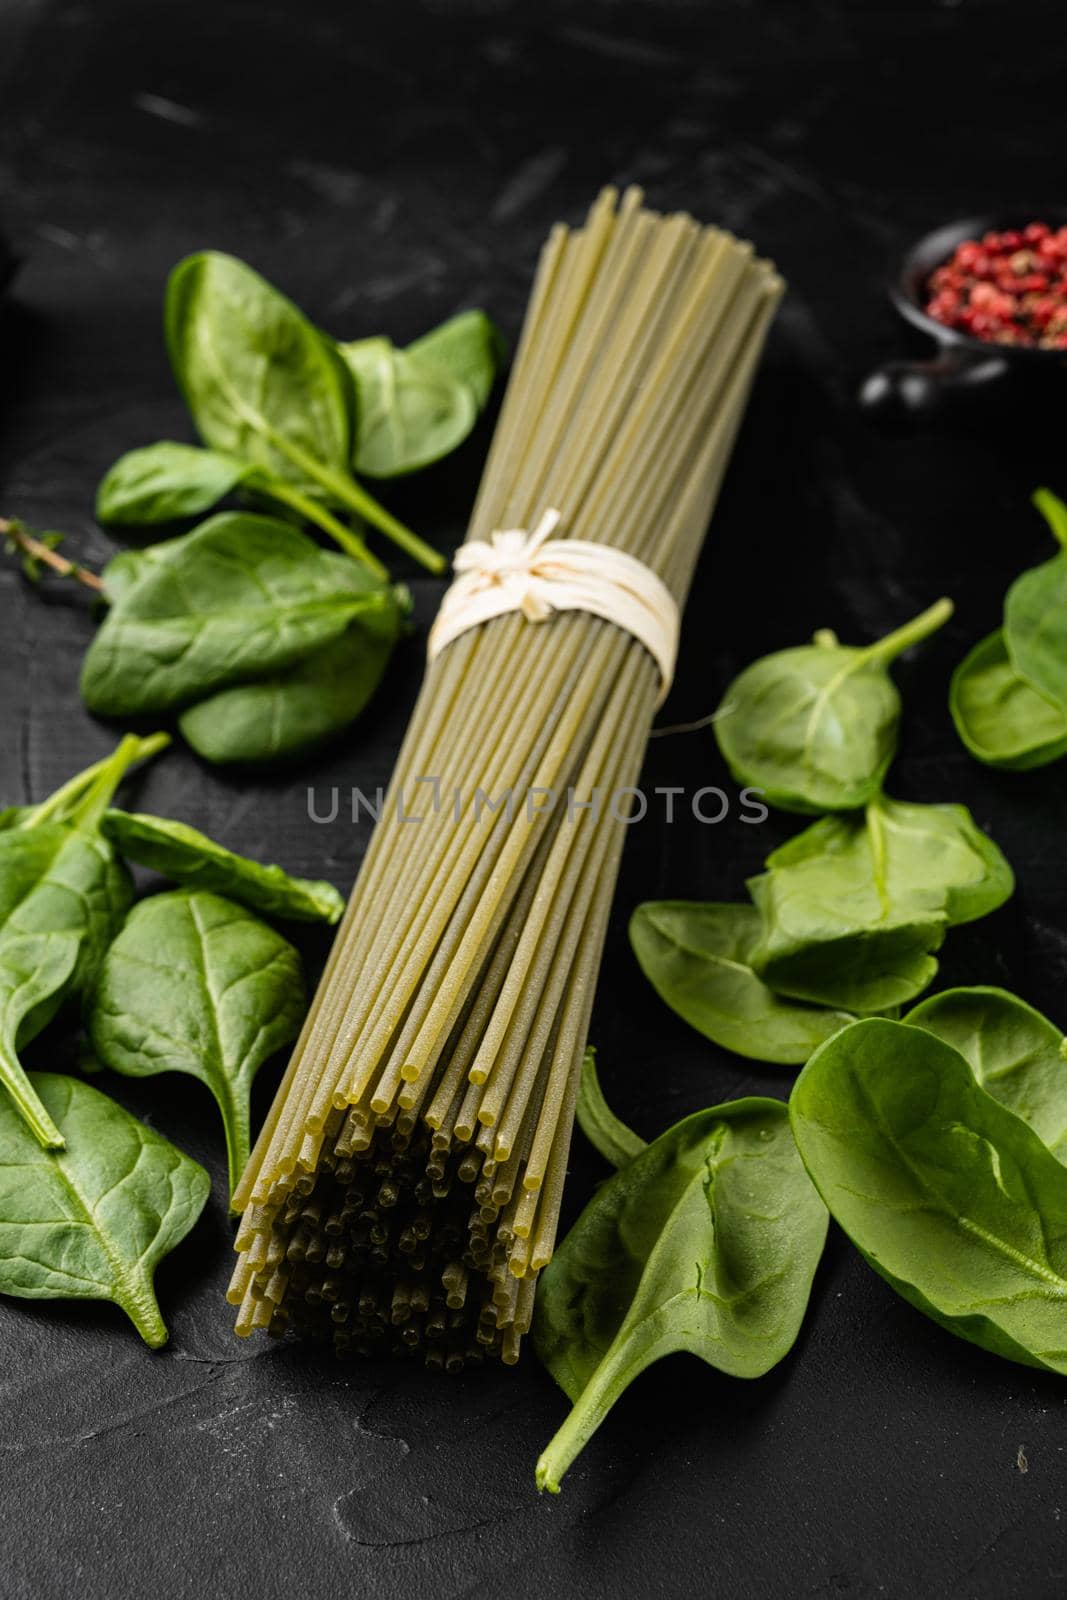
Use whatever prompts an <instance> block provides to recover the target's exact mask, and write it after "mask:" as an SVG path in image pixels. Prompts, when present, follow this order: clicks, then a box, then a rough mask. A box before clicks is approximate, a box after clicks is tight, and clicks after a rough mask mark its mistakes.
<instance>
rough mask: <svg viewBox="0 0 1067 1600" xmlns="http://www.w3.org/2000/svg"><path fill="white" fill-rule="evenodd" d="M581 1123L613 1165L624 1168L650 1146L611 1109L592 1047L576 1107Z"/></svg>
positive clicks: (595, 1146)
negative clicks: (602, 1088)
mask: <svg viewBox="0 0 1067 1600" xmlns="http://www.w3.org/2000/svg"><path fill="white" fill-rule="evenodd" d="M575 1114H576V1117H577V1120H578V1126H579V1127H580V1128H581V1130H582V1132H583V1133H584V1134H585V1136H586V1138H587V1139H588V1140H589V1143H590V1144H591V1145H592V1146H593V1148H594V1149H595V1150H599V1152H600V1154H601V1155H602V1156H603V1157H604V1160H605V1161H608V1162H610V1163H611V1165H612V1166H613V1167H624V1166H625V1165H626V1163H627V1162H628V1161H633V1159H634V1157H635V1156H639V1155H640V1154H641V1152H642V1150H647V1149H648V1145H647V1144H646V1143H645V1141H644V1139H642V1138H641V1137H640V1136H639V1135H638V1134H636V1133H634V1132H633V1130H632V1129H631V1128H628V1127H627V1126H626V1124H625V1122H620V1121H619V1118H618V1117H617V1116H616V1115H615V1113H614V1111H612V1109H611V1107H610V1106H609V1105H608V1103H607V1101H606V1100H605V1099H604V1095H603V1092H602V1090H601V1088H600V1079H599V1078H598V1077H597V1070H596V1051H595V1050H594V1049H593V1048H592V1046H590V1047H589V1048H588V1049H587V1050H586V1052H585V1055H584V1056H583V1057H582V1077H581V1082H580V1083H579V1085H578V1104H577V1107H576V1113H575Z"/></svg>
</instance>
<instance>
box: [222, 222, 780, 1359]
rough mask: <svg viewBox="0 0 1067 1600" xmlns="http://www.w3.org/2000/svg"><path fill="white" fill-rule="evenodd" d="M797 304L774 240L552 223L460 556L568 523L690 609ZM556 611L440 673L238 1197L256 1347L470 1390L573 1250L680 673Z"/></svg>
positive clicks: (490, 629)
mask: <svg viewBox="0 0 1067 1600" xmlns="http://www.w3.org/2000/svg"><path fill="white" fill-rule="evenodd" d="M780 291H781V281H780V279H779V278H778V277H777V276H776V275H775V273H774V271H773V269H772V268H771V266H770V265H769V264H768V263H766V262H763V261H760V260H757V259H756V258H755V257H754V255H753V253H752V249H751V246H749V245H748V244H745V243H742V242H739V241H738V240H736V239H734V238H733V237H731V236H730V235H729V234H727V233H723V232H721V231H720V230H718V229H714V228H703V227H700V226H698V224H697V223H695V222H694V221H693V220H692V219H691V218H689V217H687V216H670V217H661V216H658V215H656V214H655V213H653V212H650V211H648V210H646V209H644V208H643V206H642V204H641V195H640V193H639V192H637V191H627V193H626V194H625V195H624V196H623V198H622V200H621V202H620V201H619V200H618V197H617V195H616V194H615V193H614V192H613V191H605V193H604V194H602V195H601V196H600V198H599V199H598V201H597V202H596V204H595V205H594V206H593V208H592V210H591V212H590V214H589V216H588V219H587V221H586V224H585V226H584V227H582V228H578V229H575V230H569V229H567V228H565V227H562V226H560V227H557V228H556V229H555V230H554V231H553V232H552V234H551V236H550V238H549V240H548V242H547V244H546V246H545V249H544V251H543V253H542V258H541V262H540V266H539V270H538V274H537V279H536V282H535V285H534V289H533V294H532V297H531V301H530V306H529V310H528V312H527V317H526V322H525V326H524V329H523V334H522V338H521V341H520V345H519V349H518V352H517V355H516V359H515V364H514V370H513V374H512V377H511V381H510V385H509V388H508V393H507V396H506V399H505V402H504V406H503V411H502V414H501V418H500V422H499V424H498V427H497V432H496V437H495V440H494V443H493V448H492V451H491V453H490V457H489V461H488V464H487V466H486V470H485V475H484V478H483V481H482V486H481V490H480V493H479V497H478V501H477V504H476V506H475V510H474V515H473V519H472V522H471V527H470V530H469V533H468V543H467V545H466V546H464V547H461V552H462V551H464V550H465V551H467V553H468V556H469V557H470V558H471V562H472V564H474V565H477V560H476V559H475V557H476V555H477V552H479V551H484V550H486V549H490V550H491V549H492V548H493V545H492V539H493V536H494V535H495V536H496V538H497V540H498V542H499V540H500V538H501V537H503V539H504V541H505V543H506V542H507V541H508V540H510V541H512V546H514V541H515V539H516V538H517V539H518V541H519V545H520V546H521V545H522V543H523V539H524V537H525V533H528V532H530V531H531V530H534V529H535V528H537V527H538V526H539V525H540V524H542V523H543V524H544V528H545V530H546V531H549V530H551V531H553V532H554V537H555V540H556V541H557V542H556V543H555V544H553V545H552V546H551V547H550V548H551V549H552V550H554V551H556V553H557V555H559V554H562V556H563V557H564V558H565V557H566V556H567V553H568V551H567V548H565V547H566V546H567V541H580V542H581V543H580V544H579V545H577V546H576V547H575V549H576V551H577V550H580V549H584V550H585V552H586V554H587V555H588V554H589V545H590V544H593V545H595V546H598V547H603V546H608V547H610V548H611V550H612V551H613V552H623V553H625V556H626V557H629V558H630V561H629V564H628V569H627V570H628V571H629V572H630V573H631V574H636V575H637V576H636V580H635V586H636V587H638V588H640V587H642V583H641V578H642V574H644V575H645V576H646V579H647V581H646V582H645V583H644V584H643V587H644V588H645V589H647V590H648V591H649V594H650V595H652V598H653V599H655V596H656V593H658V594H659V596H660V601H659V605H660V611H661V612H662V609H663V604H664V603H665V604H666V605H667V606H668V607H669V608H670V609H671V611H672V612H674V610H675V607H676V606H680V605H681V604H682V603H683V602H684V599H685V594H686V591H687V589H688V586H689V582H690V578H691V575H692V571H693V567H694V564H695V561H696V558H697V555H698V552H699V549H700V545H701V541H702V538H703V533H704V529H705V527H706V524H707V521H708V517H709V515H710V512H711V508H712V505H713V503H714V501H715V497H716V494H717V492H718V488H719V484H720V482H721V479H722V476H723V473H724V470H725V468H726V464H727V461H728V459H729V455H730V450H731V447H732V443H733V440H734V436H735V433H736V430H737V427H738V424H739V422H740V420H741V416H742V413H743V410H744V406H745V401H746V397H747V394H748V390H749V386H750V384H751V381H752V377H753V374H754V371H755V368H756V364H757V361H758V358H759V354H760V350H761V346H762V343H763V339H764V335H765V332H766V329H767V325H768V323H769V320H770V318H771V316H772V313H773V309H774V305H775V302H776V300H777V298H778V296H779V293H780ZM546 514H548V520H547V521H546V520H545V519H546ZM499 530H512V532H511V533H506V534H504V535H503V536H501V535H500V532H499ZM517 530H524V532H523V533H519V532H517ZM501 548H503V547H501ZM592 554H593V556H594V558H595V556H596V555H597V551H595V550H594V551H593V552H592ZM479 559H480V558H479ZM611 559H612V560H615V559H616V558H615V556H614V555H613V556H612V558H611ZM637 563H641V564H642V565H641V566H640V567H638V566H637ZM595 564H596V563H595V560H594V566H595ZM617 564H622V563H621V562H619V563H617ZM462 565H463V563H461V562H460V561H459V560H458V559H457V567H462ZM560 565H561V566H565V565H566V561H565V560H564V561H562V562H561V563H560ZM503 566H504V567H505V568H506V567H507V562H506V561H504V562H503ZM493 576H494V575H493V574H492V573H490V574H489V575H488V577H486V575H485V574H483V575H482V579H479V580H478V581H479V582H480V581H483V580H484V582H485V583H488V584H489V587H492V580H493ZM657 580H658V590H657ZM462 582H463V580H462V579H461V580H459V581H458V582H457V585H456V586H455V587H456V588H457V589H458V588H459V587H460V586H461V584H462ZM579 587H580V586H579ZM475 588H477V582H476V583H475ZM520 589H521V585H520ZM664 595H665V596H666V600H665V602H664V601H663V596H664ZM633 598H634V597H633V596H632V595H631V596H630V597H629V599H628V600H627V603H628V604H629V603H631V601H632V600H633ZM637 598H638V599H640V598H641V597H640V596H638V597H637ZM645 598H646V599H647V598H648V596H645ZM518 603H519V602H518V601H516V604H518ZM572 603H574V604H577V605H579V606H580V605H581V604H582V601H581V598H580V596H579V599H578V600H577V601H573V602H572ZM550 609H551V608H550V607H547V608H546V607H540V608H536V607H534V608H531V607H530V606H529V605H527V604H525V603H523V609H513V610H510V611H508V612H506V613H505V614H503V615H498V616H495V617H493V618H492V619H491V620H487V621H480V622H477V621H476V622H475V625H472V626H467V625H466V621H464V622H462V623H461V624H460V625H459V627H458V628H451V629H449V630H448V631H447V634H446V638H447V642H446V643H444V646H443V648H439V649H438V650H437V653H436V654H434V653H433V651H431V654H432V659H431V661H430V664H429V667H428V670H427V673H426V678H425V682H424V685H423V688H422V692H421V695H420V698H419V700H418V703H417V706H416V709H415V712H414V715H413V718H412V722H411V726H410V728H409V731H408V734H407V738H406V740H405V743H404V746H403V749H402V751H401V753H400V757H399V760H398V763H397V767H396V771H395V774H394V777H393V781H392V785H391V787H390V790H389V792H388V794H387V795H386V797H385V800H384V804H383V808H382V812H381V815H380V818H379V821H378V823H377V826H376V829H375V833H374V836H373V839H372V841H371V845H370V848H369V850H368V853H367V857H366V860H365V862H364V865H363V868H362V871H361V873H360V876H359V879H358V881H357V883H356V886H355V889H354V890H353V893H352V898H351V901H350V903H349V906H348V911H347V913H346V916H345V919H344V921H343V923H342V925H341V929H340V931H339V934H338V937H337V940H336V943H335V946H334V949H333V951H332V954H331V956H330V960H329V963H328V966H327V969H326V972H325V974H324V976H323V980H322V983H321V985H320V987H319V990H318V994H317V995H316V997H315V1000H314V1003H313V1005H312V1008H311V1011H310V1014H309V1016H308V1018H307V1022H306V1024H305V1026H304V1030H303V1033H302V1034H301V1037H300V1039H299V1041H298V1043H297V1046H296V1049H295V1052H294V1054H293V1058H292V1061H291V1063H290V1065H289V1068H288V1071H287V1073H286V1075H285V1078H284V1080H283V1083H282V1085H281V1088H280V1089H279V1092H278V1095H277V1097H276V1099H275V1101H274V1104H273V1106H272V1108H271V1111H270V1113H269V1115H268V1117H267V1120H266V1123H265V1125H264V1127H263V1130H262V1132H261V1134H260V1137H259V1141H258V1143H257V1145H256V1148H255V1150H254V1151H253V1154H252V1157H251V1160H250V1162H249V1165H248V1168H247V1170H246V1172H245V1174H244V1176H243V1178H242V1180H241V1183H240V1185H239V1187H238V1191H237V1195H236V1197H235V1203H236V1204H237V1205H238V1206H239V1207H243V1208H244V1214H243V1217H242V1220H241V1223H240V1226H239V1230H238V1235H237V1243H236V1248H237V1250H238V1253H239V1261H238V1265H237V1268H236V1271H235V1273H234V1276H233V1281H232V1283H231V1285H230V1291H229V1298H230V1300H231V1302H232V1303H233V1304H235V1305H238V1306H239V1307H240V1309H239V1311H238V1315H237V1332H238V1333H240V1334H248V1333H250V1332H251V1331H252V1330H253V1329H257V1328H267V1329H269V1330H270V1331H271V1332H274V1333H279V1332H281V1331H283V1330H284V1329H285V1328H287V1327H291V1328H296V1329H299V1330H300V1331H302V1332H305V1333H312V1334H322V1335H325V1336H327V1337H330V1338H332V1340H333V1343H334V1345H335V1346H336V1348H337V1349H338V1350H339V1351H341V1352H347V1351H354V1352H359V1353H367V1354H370V1353H376V1352H379V1351H381V1352H384V1351H388V1350H393V1349H397V1350H410V1351H414V1352H417V1353H419V1354H421V1355H422V1356H423V1357H424V1358H425V1360H426V1361H427V1363H428V1364H429V1365H431V1366H433V1367H443V1368H445V1369H447V1370H449V1371H455V1370H458V1369H459V1368H460V1367H462V1366H463V1365H464V1363H466V1362H471V1361H480V1360H482V1359H483V1358H484V1357H486V1356H490V1355H495V1356H500V1357H502V1359H503V1360H504V1361H507V1362H512V1361H514V1360H516V1359H517V1357H518V1350H519V1342H520V1339H521V1336H522V1335H523V1333H525V1332H526V1330H527V1329H528V1328H529V1325H530V1319H531V1316H532V1312H533V1302H534V1292H535V1287H536V1279H537V1274H538V1272H539V1271H540V1270H541V1268H542V1267H544V1266H545V1265H546V1264H547V1262H548V1261H549V1259H550V1257H551V1255H552V1249H553V1244H554V1241H555V1237H556V1228H557V1221H558V1216H559V1208H560V1199H561V1195H562V1191H563V1182H564V1178H565V1175H566V1167H567V1159H568V1151H569V1146H570V1137H571V1128H572V1123H573V1118H574V1104H575V1098H576V1094H577V1086H578V1079H579V1074H580V1068H581V1061H582V1056H583V1053H584V1049H585V1043H586V1035H587V1031H588V1026H589V1017H590V1010H591V1007H592V1002H593V992H594V988H595V984H596V976H597V969H598V965H599V961H600V955H601V949H602V945H603V941H604V934H605V928H606V924H607V919H608V913H609V909H610V905H611V897H612V891H613V888H614V884H615V878H616V873H617V869H618V861H619V856H620V852H621V849H622V844H623V839H624V837H625V832H626V827H625V818H626V815H627V804H628V801H627V798H626V794H627V791H632V788H633V786H634V785H635V784H636V782H637V778H638V775H639V771H640V766H641V760H642V756H643V752H644V747H645V741H646V739H647V736H648V732H649V728H650V725H651V721H652V717H653V714H654V711H655V708H656V705H657V702H658V700H659V698H660V695H661V691H662V689H663V688H664V684H663V681H662V680H663V678H664V676H665V674H668V673H669V664H668V665H665V664H664V660H663V659H662V657H663V652H662V651H660V652H659V656H660V659H657V656H656V654H654V653H653V650H654V647H653V646H651V645H649V644H648V642H647V638H646V642H645V643H642V642H641V639H640V638H639V637H637V636H636V634H635V633H632V632H630V631H628V625H621V626H620V625H619V623H618V622H616V621H612V620H608V615H611V614H613V613H612V612H611V608H610V607H609V608H608V610H607V612H606V613H603V614H600V615H596V614H593V612H592V611H589V610H584V609H556V610H554V611H552V614H551V615H550V616H549V617H548V620H547V621H545V620H530V618H531V617H535V618H540V617H543V616H544V615H545V613H546V611H547V610H550ZM445 610H447V603H446V608H445ZM444 614H445V613H444V612H443V613H442V618H440V619H439V622H441V621H442V620H443V619H444ZM628 614H629V613H627V615H628ZM474 615H475V616H476V615H477V606H475V612H474ZM659 621H660V623H661V624H662V622H663V618H662V616H660V618H659ZM661 631H662V629H661ZM640 632H641V629H640V628H638V629H637V633H640ZM439 642H440V641H438V643H439ZM414 818H421V820H420V821H418V822H415V821H413V820H412V819H414Z"/></svg>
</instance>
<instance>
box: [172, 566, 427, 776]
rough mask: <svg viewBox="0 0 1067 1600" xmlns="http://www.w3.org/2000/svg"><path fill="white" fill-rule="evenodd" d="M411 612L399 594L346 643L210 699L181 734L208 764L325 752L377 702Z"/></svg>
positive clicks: (182, 723) (356, 627) (187, 719)
mask: <svg viewBox="0 0 1067 1600" xmlns="http://www.w3.org/2000/svg"><path fill="white" fill-rule="evenodd" d="M403 612H404V608H403V605H402V603H401V598H398V596H397V593H396V591H395V590H387V591H383V593H382V598H381V602H380V604H379V605H378V606H376V607H375V608H374V609H373V610H369V611H366V612H364V613H363V614H362V615H361V616H360V617H359V618H358V620H357V621H356V622H354V623H353V624H352V625H351V626H350V627H349V628H348V630H347V631H346V632H345V633H343V634H342V635H341V637H340V638H339V639H334V640H333V641H332V642H331V643H330V644H328V645H325V646H323V648H322V649H320V650H316V651H314V652H313V653H312V654H311V655H309V656H305V658H304V659H303V660H302V661H298V662H297V663H296V665H295V666H292V667H287V668H286V669H284V670H283V671H281V672H277V673H274V674H271V675H268V676H267V677H264V678H260V679H257V680H256V681H255V682H254V683H244V684H236V685H234V686H233V687H232V688H227V689H220V690H218V692H217V693H216V694H213V695H208V696H207V697H206V698H205V699H203V700H201V701H200V702H199V703H198V704H197V705H195V706H190V708H189V709H188V710H187V711H185V712H183V713H182V715H181V717H180V719H179V724H178V725H179V727H180V729H181V732H182V735H183V737H184V738H185V739H186V741H187V742H188V743H189V745H190V746H191V747H192V748H193V749H194V750H195V751H196V753H197V755H199V756H202V757H203V759H204V760H205V761H212V762H216V763H220V764H221V763H227V762H232V763H237V764H246V765H255V764H256V763H258V762H266V761H277V760H283V759H286V758H288V757H290V756H294V755H298V754H300V753H301V752H303V751H305V750H309V749H311V748H313V747H314V746H315V745H318V744H321V743H322V742H323V740H325V739H328V738H330V737H332V736H333V735H334V734H336V733H339V732H340V731H341V729H343V728H347V727H348V725H349V723H351V722H354V721H355V719H356V717H358V716H359V714H360V712H361V711H362V710H363V708H364V706H366V704H367V703H368V701H369V700H370V699H371V697H372V696H373V694H374V692H375V690H376V689H377V687H378V685H379V683H380V682H381V680H382V677H383V675H384V673H385V669H386V666H387V665H388V663H389V658H390V656H391V655H392V653H393V646H394V644H395V643H396V641H397V639H398V638H399V637H400V633H401V631H402V625H403Z"/></svg>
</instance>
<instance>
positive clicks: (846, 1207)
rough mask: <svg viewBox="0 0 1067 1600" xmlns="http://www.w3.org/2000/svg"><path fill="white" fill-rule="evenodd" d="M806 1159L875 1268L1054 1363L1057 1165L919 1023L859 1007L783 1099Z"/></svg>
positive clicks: (1062, 1175)
mask: <svg viewBox="0 0 1067 1600" xmlns="http://www.w3.org/2000/svg"><path fill="white" fill-rule="evenodd" d="M790 1113H791V1117H792V1123H793V1132H794V1134H795V1135H796V1142H797V1145H798V1147H799V1150H800V1153H801V1156H802V1157H803V1159H804V1164H805V1166H806V1167H807V1169H808V1171H809V1173H810V1174H811V1177H812V1180H813V1181H814V1183H815V1186H816V1188H817V1189H818V1191H819V1193H820V1194H821V1195H822V1197H823V1199H824V1200H825V1201H826V1204H827V1205H828V1207H829V1208H830V1212H831V1214H832V1215H833V1217H834V1218H835V1220H836V1221H837V1222H838V1223H839V1224H840V1225H841V1227H842V1228H843V1229H844V1231H845V1232H846V1233H847V1234H848V1236H849V1238H850V1239H851V1240H852V1241H853V1243H854V1244H855V1245H856V1247H857V1248H858V1249H859V1251H860V1253H861V1254H862V1255H863V1256H864V1257H865V1258H866V1260H867V1261H868V1262H869V1263H870V1265H871V1266H872V1267H873V1268H874V1270H875V1271H876V1272H878V1273H880V1274H881V1276H882V1277H883V1278H885V1280H886V1282H887V1283H889V1284H891V1285H892V1287H893V1288H894V1289H896V1291H897V1292H898V1294H901V1295H902V1296H903V1297H904V1299H905V1300H909V1301H910V1302H911V1304H912V1305H914V1306H917V1307H918V1309H919V1310H920V1311H922V1312H924V1313H925V1314H926V1315H927V1316H928V1317H932V1318H933V1320H934V1321H935V1322H939V1323H940V1324H941V1325H942V1327H944V1328H947V1329H948V1330H949V1332H950V1333H954V1334H956V1335H958V1337H960V1338H961V1339H968V1340H970V1341H971V1342H972V1343H973V1344H977V1345H980V1346H981V1347H982V1348H983V1349H985V1350H991V1351H992V1352H993V1353H994V1354H995V1355H1000V1356H1005V1357H1007V1358H1008V1360H1011V1361H1021V1362H1024V1363H1026V1364H1027V1365H1029V1366H1036V1367H1045V1368H1047V1369H1048V1370H1050V1371H1052V1372H1060V1373H1064V1374H1067V1336H1065V1334H1067V1169H1065V1168H1064V1167H1063V1166H1061V1164H1060V1162H1059V1161H1057V1159H1056V1157H1055V1156H1054V1155H1052V1153H1051V1152H1050V1151H1049V1150H1047V1149H1046V1148H1045V1146H1044V1145H1043V1144H1042V1143H1041V1140H1040V1139H1039V1138H1038V1136H1037V1134H1036V1133H1035V1132H1034V1131H1033V1130H1032V1129H1031V1128H1028V1127H1027V1125H1026V1123H1025V1122H1022V1121H1021V1120H1020V1119H1019V1118H1018V1117H1017V1116H1015V1115H1014V1114H1013V1113H1012V1112H1011V1111H1008V1110H1007V1109H1006V1108H1005V1107H1004V1106H1002V1105H1000V1104H998V1102H997V1101H996V1100H994V1099H993V1097H992V1096H991V1095H989V1094H987V1093H986V1091H985V1090H984V1089H983V1088H981V1087H980V1085H979V1084H978V1083H977V1081H976V1080H975V1077H974V1074H973V1073H972V1072H971V1069H970V1067H969V1066H968V1065H967V1062H966V1061H965V1060H964V1058H963V1057H962V1056H961V1055H960V1054H959V1052H958V1051H957V1050H954V1049H952V1047H951V1046H950V1045H948V1044H945V1043H944V1042H943V1041H942V1040H941V1039H938V1038H935V1036H934V1035H933V1034H932V1033H927V1032H926V1031H925V1030H924V1029H922V1028H913V1027H909V1026H908V1025H907V1024H906V1023H902V1022H885V1021H882V1020H881V1019H875V1018H868V1019H866V1020H865V1021H862V1022H856V1023H853V1024H852V1026H851V1027H849V1028H846V1029H844V1030H843V1031H842V1032H841V1033H839V1034H837V1035H836V1036H835V1037H834V1038H833V1039H831V1040H829V1041H828V1042H827V1043H826V1044H824V1045H823V1046H822V1047H821V1048H820V1049H819V1050H817V1051H816V1053H815V1055H814V1056H813V1057H812V1059H811V1061H810V1062H809V1063H808V1065H807V1066H806V1067H805V1069H804V1071H803V1072H802V1073H801V1074H800V1077H799V1078H798V1079H797V1082H796V1085H795V1086H794V1089H793V1094H792V1098H791V1100H790Z"/></svg>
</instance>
